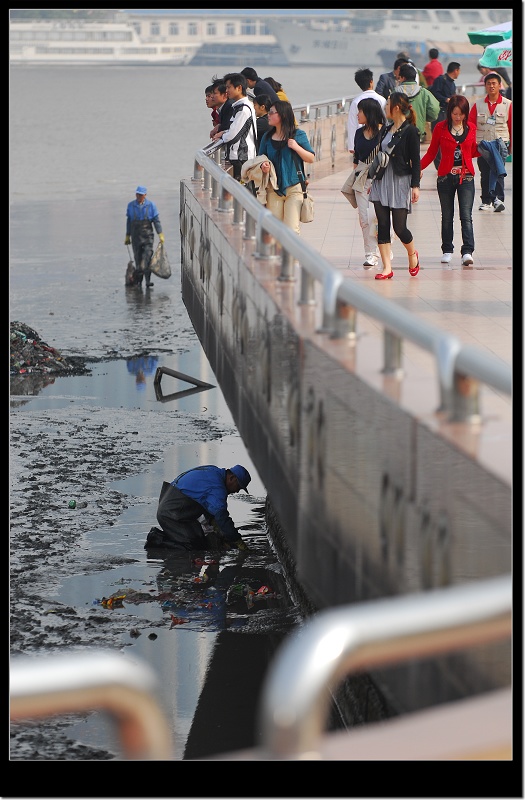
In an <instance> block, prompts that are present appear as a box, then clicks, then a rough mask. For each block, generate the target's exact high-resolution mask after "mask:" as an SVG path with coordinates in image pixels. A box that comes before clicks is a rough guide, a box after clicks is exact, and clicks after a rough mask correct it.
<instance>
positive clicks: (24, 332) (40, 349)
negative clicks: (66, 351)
mask: <svg viewBox="0 0 525 800" xmlns="http://www.w3.org/2000/svg"><path fill="white" fill-rule="evenodd" d="M10 333H11V375H29V374H31V373H33V372H37V373H41V374H43V373H49V372H54V373H56V372H61V373H64V372H72V371H77V370H78V366H79V364H78V359H73V360H69V359H67V358H65V357H64V356H62V355H61V354H60V353H59V352H58V350H55V348H54V347H50V346H49V345H48V344H47V343H46V342H43V341H42V339H41V338H40V336H39V335H38V334H37V333H36V332H35V331H34V330H33V329H32V328H29V327H28V326H27V325H24V323H22V322H11V331H10Z"/></svg>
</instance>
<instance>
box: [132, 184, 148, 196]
mask: <svg viewBox="0 0 525 800" xmlns="http://www.w3.org/2000/svg"><path fill="white" fill-rule="evenodd" d="M147 193H148V190H147V189H146V187H145V186H137V190H136V192H135V194H147Z"/></svg>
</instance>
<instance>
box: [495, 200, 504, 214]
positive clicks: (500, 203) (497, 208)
mask: <svg viewBox="0 0 525 800" xmlns="http://www.w3.org/2000/svg"><path fill="white" fill-rule="evenodd" d="M494 211H505V204H504V203H503V201H502V200H500V199H499V197H496V199H495V200H494Z"/></svg>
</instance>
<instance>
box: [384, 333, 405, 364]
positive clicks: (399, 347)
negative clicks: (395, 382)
mask: <svg viewBox="0 0 525 800" xmlns="http://www.w3.org/2000/svg"><path fill="white" fill-rule="evenodd" d="M383 348H384V367H383V370H382V372H384V373H385V375H393V374H394V375H402V374H403V366H402V355H403V340H402V338H401V337H400V336H396V334H395V333H392V331H389V330H387V329H386V328H385V330H384V333H383Z"/></svg>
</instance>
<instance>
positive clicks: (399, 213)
mask: <svg viewBox="0 0 525 800" xmlns="http://www.w3.org/2000/svg"><path fill="white" fill-rule="evenodd" d="M373 202H374V208H375V212H376V217H377V243H378V244H390V212H392V227H393V229H394V233H395V234H396V236H397V238H398V239H399V240H400V241H401V242H403V244H410V242H411V241H412V239H413V238H414V237H413V236H412V234H411V232H410V231H409V230H408V228H407V216H408V209H406V208H389V207H388V206H383V205H381V203H380V202H378V201H377V200H374V201H373Z"/></svg>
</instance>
